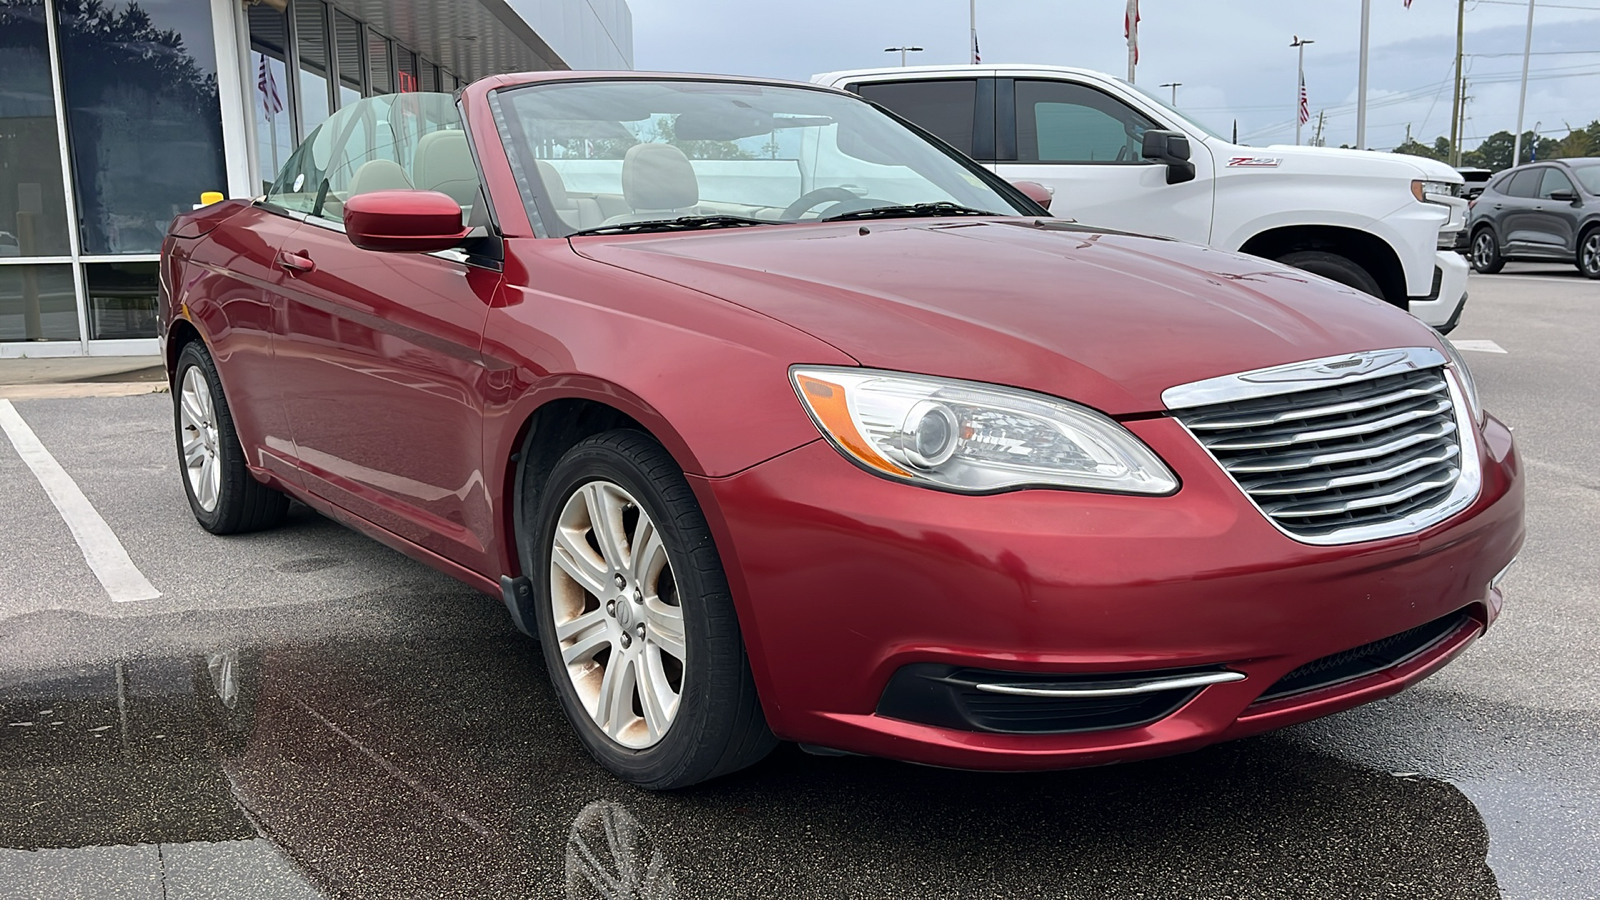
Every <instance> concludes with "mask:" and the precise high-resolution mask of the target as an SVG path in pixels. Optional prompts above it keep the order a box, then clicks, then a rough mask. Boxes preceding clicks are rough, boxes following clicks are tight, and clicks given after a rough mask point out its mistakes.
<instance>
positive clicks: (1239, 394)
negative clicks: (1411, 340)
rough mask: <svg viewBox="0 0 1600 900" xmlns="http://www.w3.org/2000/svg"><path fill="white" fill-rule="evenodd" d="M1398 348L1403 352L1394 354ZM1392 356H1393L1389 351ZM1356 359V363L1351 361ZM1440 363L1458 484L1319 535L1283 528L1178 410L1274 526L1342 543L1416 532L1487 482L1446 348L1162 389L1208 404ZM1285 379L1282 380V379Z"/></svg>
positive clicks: (1327, 543)
mask: <svg viewBox="0 0 1600 900" xmlns="http://www.w3.org/2000/svg"><path fill="white" fill-rule="evenodd" d="M1395 354H1398V355H1395ZM1391 356H1393V358H1392V359H1391V358H1390V357H1391ZM1352 360H1354V361H1356V362H1355V363H1354V364H1351V361H1352ZM1372 360H1375V361H1376V362H1375V363H1374V364H1372V367H1371V368H1363V367H1362V366H1361V363H1362V362H1367V361H1372ZM1330 363H1335V364H1337V363H1346V364H1347V367H1346V369H1345V371H1351V370H1354V372H1353V374H1350V375H1347V376H1344V377H1340V376H1339V375H1338V374H1337V373H1338V372H1339V371H1340V369H1339V368H1338V367H1335V368H1333V369H1331V370H1329V369H1327V368H1326V367H1327V366H1328V365H1329V364H1330ZM1427 368H1438V369H1440V370H1441V371H1442V372H1443V373H1445V374H1444V381H1445V384H1446V385H1447V386H1448V387H1449V389H1450V403H1451V406H1452V408H1453V410H1454V412H1455V418H1456V435H1457V439H1458V441H1457V442H1458V446H1459V447H1460V450H1461V455H1460V468H1461V474H1460V475H1458V476H1457V477H1456V483H1455V487H1454V488H1453V489H1452V490H1451V491H1450V495H1449V496H1448V497H1446V498H1445V499H1444V501H1443V502H1441V503H1439V504H1438V505H1436V506H1431V507H1429V508H1427V509H1420V510H1417V511H1416V512H1413V513H1411V514H1410V515H1408V516H1405V517H1403V518H1400V519H1394V520H1391V521H1388V522H1380V523H1375V524H1370V525H1356V526H1353V527H1350V528H1342V529H1340V530H1338V531H1333V532H1329V533H1328V534H1319V535H1300V534H1295V533H1294V532H1292V531H1290V530H1288V529H1287V528H1284V527H1283V525H1281V524H1280V523H1279V522H1278V521H1277V520H1276V519H1274V518H1273V517H1272V516H1270V515H1268V514H1267V513H1266V511H1265V510H1263V509H1262V508H1261V505H1260V504H1258V503H1257V502H1256V501H1255V498H1254V497H1252V496H1250V493H1249V492H1248V491H1246V490H1245V488H1244V485H1242V484H1240V483H1239V479H1238V478H1236V477H1234V474H1233V473H1232V472H1230V471H1228V467H1227V466H1225V465H1223V464H1222V461H1221V460H1219V459H1217V458H1216V456H1215V455H1213V454H1212V453H1211V451H1210V450H1209V449H1208V448H1207V447H1206V445H1205V442H1204V441H1202V440H1201V439H1200V436H1199V435H1198V434H1196V433H1195V432H1194V431H1192V430H1191V429H1190V428H1189V426H1188V425H1185V424H1184V423H1183V421H1182V420H1181V419H1178V417H1176V416H1174V417H1173V418H1174V419H1175V420H1177V421H1178V424H1179V425H1180V426H1182V427H1183V430H1184V432H1185V433H1187V434H1188V435H1189V437H1190V438H1192V439H1193V440H1194V442H1195V443H1196V444H1198V445H1199V446H1200V449H1201V451H1202V452H1203V453H1205V455H1206V457H1207V458H1208V459H1210V460H1211V461H1212V462H1214V463H1216V465H1217V468H1219V469H1221V470H1222V473H1223V474H1224V475H1226V476H1227V477H1228V480H1229V481H1232V482H1233V486H1234V487H1236V488H1238V489H1239V493H1240V494H1242V495H1244V498H1245V500H1246V501H1248V502H1249V503H1250V505H1251V506H1253V507H1255V510H1256V512H1258V513H1260V514H1261V517H1262V518H1263V519H1266V520H1267V522H1269V523H1270V524H1271V525H1272V527H1273V528H1276V529H1277V530H1278V532H1279V533H1280V534H1282V535H1284V536H1285V537H1287V538H1289V539H1290V540H1292V541H1295V542H1297V543H1301V544H1310V545H1313V546H1319V547H1332V546H1341V545H1344V544H1356V543H1362V542H1364V541H1376V540H1382V539H1384V538H1392V537H1402V536H1405V535H1410V534H1416V533H1417V532H1419V531H1422V530H1423V529H1425V528H1428V527H1430V526H1433V525H1436V524H1438V523H1440V522H1442V521H1444V520H1445V519H1448V518H1450V517H1451V516H1453V515H1455V514H1456V513H1458V512H1461V511H1462V510H1464V509H1466V508H1467V507H1469V506H1471V505H1472V503H1473V502H1474V501H1476V500H1477V499H1478V494H1479V492H1480V491H1481V490H1482V487H1483V461H1482V457H1481V456H1480V454H1479V447H1478V429H1477V428H1476V427H1475V426H1476V424H1477V423H1476V421H1475V420H1474V419H1473V416H1472V412H1471V410H1469V409H1468V408H1467V399H1466V392H1465V391H1464V390H1463V389H1462V387H1461V383H1460V381H1459V379H1458V378H1457V377H1456V373H1455V370H1454V369H1453V368H1451V367H1450V366H1449V365H1448V364H1447V363H1446V360H1445V358H1444V354H1443V353H1440V352H1439V351H1438V350H1435V349H1433V348H1431V347H1406V348H1398V349H1396V350H1373V351H1367V352H1365V353H1353V354H1349V355H1345V356H1331V357H1323V358H1321V359H1314V360H1309V361H1307V362H1300V363H1291V364H1289V365H1286V366H1273V367H1271V368H1267V369H1257V370H1255V371H1252V372H1241V373H1239V374H1237V375H1225V376H1223V377H1221V378H1210V379H1207V380H1205V381H1197V382H1194V383H1192V384H1187V385H1179V386H1178V387H1174V388H1169V389H1167V390H1166V391H1164V392H1163V393H1162V400H1163V401H1164V402H1165V403H1166V404H1167V406H1168V408H1169V409H1185V408H1189V407H1195V406H1208V405H1211V404H1214V403H1228V402H1232V401H1235V400H1244V399H1253V398H1256V397H1270V396H1276V395H1280V394H1292V393H1297V392H1299V391H1306V390H1315V389H1317V388H1321V387H1330V386H1333V385H1336V384H1347V383H1355V382H1358V381H1366V380H1369V379H1372V378H1381V377H1383V376H1385V375H1395V374H1399V373H1401V372H1404V371H1408V370H1412V369H1427ZM1297 372H1304V373H1306V375H1307V376H1308V377H1306V378H1305V379H1304V380H1300V381H1295V380H1291V379H1292V376H1293V374H1294V373H1297ZM1249 376H1258V377H1259V376H1265V377H1267V378H1268V379H1271V380H1267V381H1256V382H1252V381H1250V380H1248V378H1249ZM1279 379H1282V380H1279Z"/></svg>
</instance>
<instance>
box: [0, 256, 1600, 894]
mask: <svg viewBox="0 0 1600 900" xmlns="http://www.w3.org/2000/svg"><path fill="white" fill-rule="evenodd" d="M1472 290H1473V293H1474V305H1473V306H1469V314H1468V319H1467V323H1466V324H1465V325H1464V326H1463V328H1462V331H1461V333H1460V334H1459V335H1458V336H1459V337H1463V338H1469V339H1485V340H1494V341H1496V342H1498V344H1499V345H1502V346H1503V347H1505V348H1506V349H1507V350H1508V351H1509V352H1508V353H1506V354H1504V355H1499V354H1489V353H1481V354H1477V355H1474V356H1472V358H1471V362H1472V363H1473V364H1474V368H1475V371H1476V372H1477V373H1478V380H1479V383H1480V386H1481V390H1482V391H1483V393H1484V395H1485V397H1486V400H1487V402H1488V405H1489V406H1490V407H1491V408H1492V409H1494V410H1495V411H1496V412H1497V413H1499V414H1501V415H1502V416H1503V417H1504V418H1506V419H1508V420H1510V421H1512V422H1513V423H1514V424H1516V425H1517V426H1518V431H1517V434H1518V439H1519V441H1520V442H1521V444H1522V449H1523V453H1524V454H1525V457H1526V458H1527V464H1528V470H1529V478H1530V495H1529V504H1530V522H1529V524H1530V539H1529V546H1528V549H1527V551H1526V552H1525V553H1524V556H1523V559H1522V561H1521V562H1520V563H1519V564H1518V566H1517V568H1516V569H1514V570H1513V572H1512V574H1511V575H1510V576H1508V579H1507V587H1508V593H1509V598H1508V603H1507V607H1506V612H1505V614H1504V616H1503V617H1502V619H1501V620H1500V622H1499V623H1497V625H1496V626H1495V628H1494V629H1492V630H1491V631H1490V633H1489V634H1488V636H1487V637H1486V638H1485V639H1484V640H1482V641H1480V642H1479V644H1478V645H1477V646H1475V647H1474V648H1473V649H1471V650H1469V651H1468V653H1467V654H1466V655H1465V656H1464V657H1463V658H1462V659H1460V660H1458V661H1457V662H1456V663H1454V664H1453V665H1451V666H1450V667H1449V668H1447V669H1446V670H1445V671H1443V672H1442V673H1440V674H1439V675H1437V676H1436V677H1434V678H1433V679H1431V680H1429V681H1427V682H1425V683H1424V684H1422V685H1421V686H1419V687H1417V688H1416V689H1414V690H1412V691H1410V692H1408V693H1406V694H1402V695H1401V696H1399V697H1396V698H1394V699H1392V700H1388V701H1384V702H1381V703H1377V704H1373V705H1371V706H1368V707H1364V708H1361V709H1357V710H1353V711H1350V712H1347V713H1343V714H1340V715H1337V716H1334V717H1331V718H1328V719H1325V720H1322V721H1319V722H1314V723H1310V724H1307V725H1303V726H1298V727H1296V728H1291V729H1287V730H1285V731H1282V732H1278V733H1275V734H1271V735H1266V736H1263V737H1259V738H1253V739H1248V740H1243V741H1237V742H1234V743H1230V744H1226V745H1221V746H1217V747H1213V748H1210V749H1207V750H1204V751H1201V752H1198V753H1192V754H1188V755H1184V756H1179V757H1174V758H1170V759H1164V760H1156V761H1152V762H1144V763H1137V764H1129V765H1123V766H1112V767H1106V768H1099V769H1088V770H1078V771H1070V772H1059V773H1046V774H1027V775H994V774H973V773H962V772H950V771H943V770H936V769H928V768H921V767H914V766H909V765H903V764H898V763H891V762H885V761H880V760H871V759H862V758H822V757H813V756H808V755H806V754H804V753H802V752H800V751H799V750H798V749H796V748H794V747H793V746H787V745H786V746H783V747H780V749H779V750H778V751H777V752H775V753H774V754H773V755H772V756H771V757H770V758H769V759H767V760H766V761H765V762H763V763H761V764H760V765H757V766H755V767H754V768H752V769H749V770H747V771H745V772H742V773H739V774H737V775H735V776H732V777H729V778H725V779H722V780H719V781H716V782H713V783H711V784H708V785H704V786H701V787H699V788H695V789H692V790H688V791H682V792H677V793H671V794H651V793H647V792H644V791H639V790H636V789H633V788H630V787H628V786H626V785H623V784H621V783H620V782H618V781H616V780H615V779H613V778H612V777H610V776H609V775H608V774H606V773H605V772H604V771H603V770H601V769H600V768H599V767H597V766H596V765H595V764H594V763H593V762H592V761H591V760H590V759H589V758H588V757H587V755H586V754H585V753H584V751H583V749H582V747H581V746H580V745H579V744H578V742H577V740H576V739H575V737H574V736H573V735H572V733H571V731H570V729H569V727H568V726H567V724H566V722H565V720H564V719H563V718H562V715H561V711H560V708H559V707H558V705H557V703H556V700H555V698H554V695H553V693H552V691H551V689H550V687H549V685H548V683H547V681H546V679H545V675H544V667H543V663H542V661H541V659H540V657H539V653H540V651H539V647H538V645H537V644H535V643H534V642H532V641H529V640H528V639H526V638H524V637H522V636H520V635H518V634H517V633H516V632H515V631H514V630H513V629H512V627H511V625H510V623H509V621H508V620H507V618H506V616H505V613H504V611H503V610H502V609H500V608H499V607H498V606H497V605H496V604H495V603H494V602H493V601H492V600H489V599H487V598H484V597H482V596H481V595H478V594H476V593H474V592H472V591H470V590H468V589H466V588H463V587H461V586H459V585H457V584H455V583H454V582H452V581H450V580H449V579H447V578H444V577H443V576H440V575H437V574H436V573H433V572H431V571H429V570H427V569H425V568H423V567H421V566H419V565H417V564H415V563H413V562H411V561H409V560H407V559H405V558H403V557H401V556H399V555H397V554H394V553H391V552H390V551H388V550H386V549H384V548H382V547H381V546H378V545H376V544H374V543H372V542H370V541H367V540H365V539H364V538H361V537H359V536H356V535H354V534H352V533H350V532H348V531H345V530H344V529H342V528H339V527H338V526H336V525H333V524H332V523H329V522H327V521H326V520H324V519H322V518H320V517H318V516H315V515H313V514H311V513H309V512H306V511H304V510H297V512H296V514H295V515H294V517H293V518H292V520H291V522H290V523H289V524H288V525H287V526H286V527H285V528H283V529H281V530H279V531H276V532H272V533H268V534H262V535H256V536H249V537H244V538H234V539H216V538H209V537H207V536H205V535H203V534H202V533H201V532H200V531H199V530H198V528H197V527H195V526H194V525H193V523H192V521H190V520H189V519H188V510H187V508H186V507H185V506H184V505H183V500H182V492H181V488H180V487H179V486H178V482H177V472H176V466H175V465H173V464H172V463H171V461H170V457H171V455H172V451H171V449H170V447H169V446H168V441H169V440H170V438H169V437H168V432H167V430H166V429H168V428H169V427H170V426H169V424H168V419H167V418H166V416H167V415H169V413H168V407H167V405H166V404H167V403H168V402H169V401H168V398H165V397H159V396H155V397H126V398H114V399H112V398H97V399H87V400H71V401H68V400H37V401H19V402H18V403H17V404H16V408H17V410H18V411H19V413H20V414H21V415H22V416H23V417H25V418H26V419H27V420H28V422H29V423H30V424H31V425H32V427H33V428H34V430H35V431H36V432H37V433H38V436H39V438H40V440H41V441H42V442H43V443H44V444H45V445H46V446H48V447H49V448H50V449H51V450H52V452H54V453H55V454H56V456H57V458H58V459H60V461H61V464H62V466H63V467H64V468H65V469H66V470H67V471H68V472H69V473H70V474H71V475H72V476H73V477H74V478H75V479H76V480H77V482H78V483H79V485H80V486H81V487H82V489H83V492H84V494H85V495H86V496H87V497H88V499H89V500H90V501H91V502H92V503H93V504H94V505H95V506H96V508H97V509H99V510H100V512H101V513H102V515H104V517H105V519H106V521H107V523H108V524H109V525H110V527H111V528H112V529H113V530H114V531H115V532H116V533H117V534H118V535H119V536H120V537H121V539H122V541H123V542H124V544H126V546H127V549H128V553H129V555H130V557H131V558H132V559H133V561H134V562H135V563H137V564H138V565H139V567H140V568H141V569H142V570H143V571H144V573H145V574H146V575H147V576H148V577H149V578H150V580H151V582H152V583H153V584H155V585H156V586H157V587H158V588H160V589H161V590H162V591H163V594H164V596H163V597H162V598H161V599H158V600H150V601H141V602H137V603H121V604H112V603H110V602H109V601H108V600H107V599H106V596H105V594H104V592H103V591H100V590H99V585H98V584H97V583H96V582H95V581H94V579H93V578H92V577H90V576H88V575H87V574H86V573H85V572H84V571H83V564H82V558H81V556H78V557H74V555H73V554H74V553H76V549H75V547H73V545H72V543H71V538H70V536H66V535H65V528H64V526H63V525H62V523H61V521H60V519H59V517H56V516H55V513H54V510H53V509H52V507H51V506H50V504H49V501H48V500H45V499H43V498H42V497H40V496H37V495H38V494H39V490H38V485H37V484H36V483H33V484H30V483H29V481H28V478H29V476H28V472H27V470H26V469H24V468H22V465H21V463H20V461H19V460H18V459H17V457H16V456H15V454H14V453H12V451H11V448H10V447H9V445H7V444H5V443H4V442H3V441H0V534H3V535H4V536H5V543H4V544H3V545H0V897H7V898H9V897H19V898H22V897H26V898H46V897H48V898H54V897H118V898H121V897H130V898H131V897H167V898H174V900H177V898H185V897H189V898H193V897H224V896H226V897H230V898H232V897H251V898H256V897H260V898H273V897H293V898H300V897H319V896H329V897H537V898H544V897H550V898H563V897H579V898H591V897H594V898H598V897H625V898H660V897H677V898H701V897H704V898H722V897H750V898H766V897H796V898H810V897H826V898H834V897H867V898H875V897H885V898H899V897H906V898H912V897H915V898H926V897H974V898H978V897H984V898H987V897H1005V898H1021V897H1029V898H1031V897H1054V898H1074V900H1076V898H1138V897H1148V898H1191V897H1192V898H1278V897H1284V898H1289V897H1316V898H1346V897H1350V898H1355V897H1363V898H1364V897H1373V898H1379V897H1381V898H1407V900H1410V898H1489V897H1514V898H1546V897H1550V898H1569V897H1570V898H1593V897H1596V896H1600V851H1597V850H1596V848H1597V847H1600V751H1597V750H1596V747H1597V746H1600V715H1597V711H1600V690H1597V687H1596V684H1595V681H1594V678H1593V675H1594V667H1595V660H1596V659H1597V658H1600V614H1597V612H1596V608H1595V604H1594V601H1593V587H1592V586H1593V585H1594V584H1595V582H1596V576H1597V575H1600V572H1597V571H1596V569H1597V568H1600V536H1597V535H1596V533H1595V532H1596V529H1595V528H1594V523H1595V521H1596V519H1597V513H1600V476H1596V475H1593V474H1592V473H1590V470H1589V469H1588V468H1587V464H1588V461H1589V459H1590V456H1591V453H1590V451H1591V449H1592V447H1593V446H1594V445H1595V443H1596V441H1597V440H1600V425H1597V424H1596V423H1595V422H1594V421H1593V420H1592V417H1591V416H1575V415H1573V411H1574V410H1586V411H1590V412H1592V411H1593V410H1595V409H1600V403H1597V402H1596V401H1597V399H1600V397H1597V388H1596V385H1595V379H1594V378H1593V375H1594V363H1593V361H1592V360H1593V357H1592V354H1590V353H1588V352H1587V351H1586V350H1584V347H1585V346H1592V345H1593V342H1594V341H1595V340H1596V339H1600V286H1597V285H1592V284H1588V283H1584V282H1574V281H1573V280H1572V279H1561V280H1560V283H1559V284H1558V285H1556V286H1555V287H1550V286H1548V285H1547V284H1545V283H1544V282H1542V281H1541V280H1539V279H1536V278H1518V279H1499V280H1494V281H1491V282H1489V283H1485V282H1484V279H1481V278H1474V280H1473V285H1472ZM53 517H54V518H53ZM819 664H825V661H824V662H819Z"/></svg>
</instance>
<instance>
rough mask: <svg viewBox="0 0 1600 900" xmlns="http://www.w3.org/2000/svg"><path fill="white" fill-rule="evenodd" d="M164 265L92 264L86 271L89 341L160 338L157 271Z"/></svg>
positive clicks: (137, 263) (86, 267)
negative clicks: (157, 317) (157, 329)
mask: <svg viewBox="0 0 1600 900" xmlns="http://www.w3.org/2000/svg"><path fill="white" fill-rule="evenodd" d="M160 267H161V264H160V263H153V262H126V263H90V264H88V265H86V266H84V267H83V274H84V280H85V281H86V282H87V283H88V288H89V337H90V339H92V340H106V339H109V338H144V337H155V336H156V291H157V287H158V286H157V274H156V273H157V271H158V270H159V269H160Z"/></svg>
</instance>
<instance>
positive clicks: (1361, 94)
mask: <svg viewBox="0 0 1600 900" xmlns="http://www.w3.org/2000/svg"><path fill="white" fill-rule="evenodd" d="M1371 32H1372V0H1361V64H1360V65H1361V71H1360V75H1359V77H1357V78H1356V82H1357V84H1356V149H1357V150H1365V149H1367V42H1368V41H1367V39H1368V38H1369V37H1370V36H1371Z"/></svg>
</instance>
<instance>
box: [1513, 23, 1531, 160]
mask: <svg viewBox="0 0 1600 900" xmlns="http://www.w3.org/2000/svg"><path fill="white" fill-rule="evenodd" d="M1532 54H1533V0H1528V35H1527V37H1525V38H1523V41H1522V93H1520V94H1518V95H1517V140H1516V142H1515V144H1513V146H1512V150H1511V164H1512V165H1513V166H1520V165H1522V112H1523V110H1524V109H1525V108H1526V107H1527V105H1528V57H1529V56H1531V55H1532Z"/></svg>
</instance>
